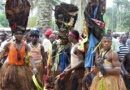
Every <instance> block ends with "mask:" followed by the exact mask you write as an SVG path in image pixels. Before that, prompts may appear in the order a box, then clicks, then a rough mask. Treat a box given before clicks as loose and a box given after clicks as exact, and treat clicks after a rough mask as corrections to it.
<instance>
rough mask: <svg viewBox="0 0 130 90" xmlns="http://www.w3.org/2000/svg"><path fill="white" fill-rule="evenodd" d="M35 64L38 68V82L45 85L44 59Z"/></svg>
mask: <svg viewBox="0 0 130 90" xmlns="http://www.w3.org/2000/svg"><path fill="white" fill-rule="evenodd" d="M35 66H36V68H37V70H38V73H37V74H36V78H37V80H38V83H39V85H40V86H42V87H44V84H43V64H42V61H41V62H38V63H35Z"/></svg>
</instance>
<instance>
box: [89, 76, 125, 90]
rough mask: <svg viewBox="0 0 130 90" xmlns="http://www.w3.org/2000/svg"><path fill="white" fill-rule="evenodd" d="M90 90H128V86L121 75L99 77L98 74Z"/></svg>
mask: <svg viewBox="0 0 130 90" xmlns="http://www.w3.org/2000/svg"><path fill="white" fill-rule="evenodd" d="M90 90H126V86H125V84H124V81H123V78H122V77H121V75H117V76H116V75H108V76H106V77H99V74H97V75H96V76H95V77H94V79H93V81H92V85H91V87H90Z"/></svg>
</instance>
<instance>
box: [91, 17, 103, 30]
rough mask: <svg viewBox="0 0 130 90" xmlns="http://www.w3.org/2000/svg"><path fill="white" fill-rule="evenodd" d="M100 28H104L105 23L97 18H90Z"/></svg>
mask: <svg viewBox="0 0 130 90" xmlns="http://www.w3.org/2000/svg"><path fill="white" fill-rule="evenodd" d="M92 20H93V21H94V22H95V23H96V24H97V25H98V26H99V27H100V28H102V29H104V28H105V23H104V22H101V21H99V20H97V19H92Z"/></svg>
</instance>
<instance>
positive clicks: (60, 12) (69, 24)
mask: <svg viewBox="0 0 130 90" xmlns="http://www.w3.org/2000/svg"><path fill="white" fill-rule="evenodd" d="M77 16H78V7H77V6H75V5H73V4H67V3H61V4H60V5H57V6H56V7H55V19H56V24H57V26H58V29H59V33H60V35H61V36H62V37H64V38H66V37H67V34H68V33H69V30H72V29H73V28H74V26H75V23H76V20H77Z"/></svg>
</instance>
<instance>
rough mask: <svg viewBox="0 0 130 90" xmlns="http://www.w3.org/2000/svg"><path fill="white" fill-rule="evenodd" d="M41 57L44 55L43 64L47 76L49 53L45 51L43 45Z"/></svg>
mask: <svg viewBox="0 0 130 90" xmlns="http://www.w3.org/2000/svg"><path fill="white" fill-rule="evenodd" d="M41 55H42V63H43V67H42V68H43V73H44V74H46V73H47V71H46V66H47V52H45V51H44V47H43V46H42V45H41Z"/></svg>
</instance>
